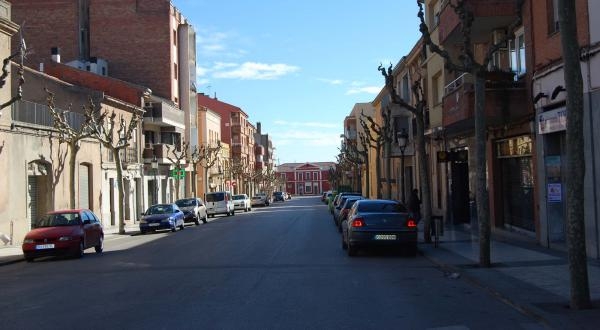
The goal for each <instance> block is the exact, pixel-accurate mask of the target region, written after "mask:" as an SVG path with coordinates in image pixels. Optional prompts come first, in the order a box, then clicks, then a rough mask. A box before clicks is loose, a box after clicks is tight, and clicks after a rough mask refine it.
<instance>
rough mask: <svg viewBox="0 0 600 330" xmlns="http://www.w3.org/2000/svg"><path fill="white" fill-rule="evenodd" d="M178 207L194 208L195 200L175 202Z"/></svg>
mask: <svg viewBox="0 0 600 330" xmlns="http://www.w3.org/2000/svg"><path fill="white" fill-rule="evenodd" d="M175 204H177V206H179V207H188V206H196V199H194V198H188V199H180V200H178V201H176V202H175Z"/></svg>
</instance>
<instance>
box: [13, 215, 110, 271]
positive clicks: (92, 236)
mask: <svg viewBox="0 0 600 330" xmlns="http://www.w3.org/2000/svg"><path fill="white" fill-rule="evenodd" d="M91 247H93V248H94V249H95V250H96V253H102V250H103V249H104V231H103V229H102V225H101V224H100V220H98V217H97V216H96V215H95V214H94V212H92V211H90V210H87V209H74V210H61V211H53V212H49V213H48V214H46V215H45V216H44V217H42V218H41V219H40V220H39V221H37V222H36V223H35V224H34V225H33V229H32V230H31V231H29V232H28V233H27V234H26V235H25V239H24V240H23V245H22V247H21V248H22V250H23V256H24V257H25V260H27V261H33V260H34V259H35V258H38V257H45V256H60V255H70V256H74V257H79V258H80V257H82V256H83V254H84V250H86V249H88V248H91Z"/></svg>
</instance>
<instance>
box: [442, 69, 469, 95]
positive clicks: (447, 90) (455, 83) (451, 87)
mask: <svg viewBox="0 0 600 330" xmlns="http://www.w3.org/2000/svg"><path fill="white" fill-rule="evenodd" d="M472 82H473V77H472V76H471V74H470V73H463V74H461V75H460V76H459V77H458V78H456V79H454V80H452V82H450V83H449V84H448V85H446V86H445V87H444V95H448V94H451V93H452V92H454V91H455V90H457V89H458V88H460V87H461V86H462V85H463V84H464V83H472Z"/></svg>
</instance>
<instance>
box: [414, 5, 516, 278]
mask: <svg viewBox="0 0 600 330" xmlns="http://www.w3.org/2000/svg"><path fill="white" fill-rule="evenodd" d="M523 2H524V0H515V11H516V15H515V16H516V18H515V20H514V22H513V23H512V24H511V25H510V26H508V27H507V29H506V31H507V33H506V34H505V36H504V37H503V38H500V39H501V40H499V41H497V43H495V44H490V45H489V47H488V49H487V52H486V54H485V56H484V58H483V60H482V61H481V62H477V59H476V58H475V54H474V50H473V42H472V39H471V35H472V31H471V27H472V25H473V20H474V16H473V13H472V12H471V11H469V10H468V9H467V7H466V5H465V0H450V1H448V5H449V6H451V7H452V8H453V9H454V11H455V12H456V14H457V16H458V17H459V19H460V24H461V27H460V30H461V34H462V46H461V47H462V49H461V53H460V55H459V57H458V60H459V62H458V63H456V62H455V61H454V60H453V59H452V58H451V56H450V53H448V51H446V50H443V49H441V48H440V47H439V46H438V45H436V44H435V43H434V42H433V40H432V39H431V35H430V33H429V28H428V26H427V24H426V23H425V18H424V13H423V4H422V3H421V2H420V1H417V5H418V6H419V13H418V16H419V19H420V21H421V24H420V26H419V30H420V31H421V34H422V36H423V41H424V42H425V44H426V45H427V46H428V47H429V50H430V51H432V52H434V53H436V54H438V55H440V56H441V57H442V58H443V59H444V61H445V66H446V68H447V69H449V70H451V71H455V72H466V73H470V74H471V75H472V76H473V77H474V80H475V83H474V93H475V116H474V117H475V159H476V160H475V163H476V166H475V167H476V168H475V190H476V196H477V198H476V203H477V219H478V221H479V265H480V266H482V267H490V265H491V258H490V236H491V224H490V214H489V213H490V206H489V194H488V191H487V181H486V180H487V178H486V169H487V164H486V163H487V161H486V141H487V137H486V128H487V127H486V118H485V92H486V91H485V81H486V76H487V73H488V64H489V63H490V61H491V59H492V57H493V55H494V53H496V52H497V51H498V50H499V49H500V48H501V47H502V45H503V44H505V43H506V42H507V40H508V38H509V37H510V36H511V35H514V32H515V29H516V28H517V27H519V26H520V25H521V24H522V15H521V14H522V5H523Z"/></svg>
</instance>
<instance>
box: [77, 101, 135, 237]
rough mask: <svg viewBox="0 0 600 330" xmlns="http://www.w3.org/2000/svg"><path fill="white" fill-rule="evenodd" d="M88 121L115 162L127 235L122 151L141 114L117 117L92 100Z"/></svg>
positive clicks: (122, 224) (121, 230) (121, 218)
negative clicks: (97, 105) (100, 107)
mask: <svg viewBox="0 0 600 330" xmlns="http://www.w3.org/2000/svg"><path fill="white" fill-rule="evenodd" d="M85 113H86V117H87V118H86V120H89V122H90V130H91V132H92V136H93V138H95V139H96V140H98V141H100V143H101V144H102V145H103V146H104V147H105V148H107V149H108V150H109V151H110V152H111V154H112V156H113V158H114V160H115V166H116V170H117V189H118V190H119V206H118V209H119V234H125V214H124V211H125V187H124V184H123V160H122V158H121V150H125V149H126V148H127V147H129V145H130V141H131V140H132V138H133V134H134V133H135V132H136V130H137V128H138V126H139V123H140V121H141V113H138V112H137V111H135V110H134V112H133V113H132V114H131V117H130V118H129V120H128V119H126V118H125V116H124V115H123V114H120V115H117V113H116V112H115V111H114V110H113V111H110V112H109V111H108V110H104V111H102V112H101V109H96V104H95V103H94V101H93V100H91V99H90V105H89V109H87V110H86V112H85Z"/></svg>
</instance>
